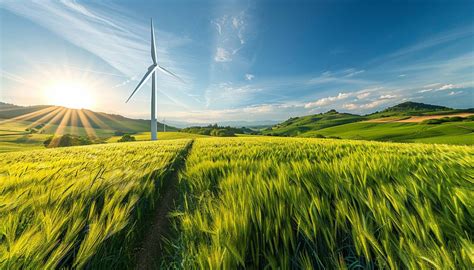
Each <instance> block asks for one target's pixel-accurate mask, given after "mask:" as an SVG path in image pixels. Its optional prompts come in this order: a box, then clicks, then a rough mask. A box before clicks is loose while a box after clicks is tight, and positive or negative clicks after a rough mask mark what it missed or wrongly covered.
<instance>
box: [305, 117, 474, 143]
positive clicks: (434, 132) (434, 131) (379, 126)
mask: <svg viewBox="0 0 474 270" xmlns="http://www.w3.org/2000/svg"><path fill="white" fill-rule="evenodd" d="M473 132H474V122H452V123H443V124H438V125H427V124H420V123H370V122H359V123H351V124H347V125H342V126H335V127H330V128H325V129H321V130H318V131H312V132H308V133H305V134H303V135H302V136H304V137H313V136H315V135H316V134H322V135H324V136H338V137H341V138H343V139H363V140H378V141H395V142H425V143H448V144H468V145H473V144H474V134H473Z"/></svg>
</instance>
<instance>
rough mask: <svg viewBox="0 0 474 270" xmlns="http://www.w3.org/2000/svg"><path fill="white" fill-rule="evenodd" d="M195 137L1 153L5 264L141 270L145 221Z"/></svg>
mask: <svg viewBox="0 0 474 270" xmlns="http://www.w3.org/2000/svg"><path fill="white" fill-rule="evenodd" d="M189 142H190V141H189V140H174V141H160V142H135V143H127V144H107V145H94V146H83V147H69V148H61V149H47V150H40V151H26V152H17V153H5V154H0V183H2V185H1V188H0V198H1V203H0V224H1V225H0V236H1V237H0V269H56V268H61V267H66V268H71V267H74V268H78V269H82V268H84V267H87V268H90V269H104V268H107V269H112V268H115V269H125V268H133V267H132V266H133V264H132V265H130V263H133V262H132V260H133V255H134V254H133V252H134V244H135V241H136V240H137V237H138V236H139V233H140V227H139V226H137V225H139V224H141V222H142V221H143V220H142V218H143V217H144V216H145V213H147V212H149V211H150V208H151V207H152V203H153V201H154V200H155V198H156V197H157V195H158V191H159V190H158V189H159V187H158V186H157V184H160V183H161V182H160V181H161V180H162V178H163V176H164V175H165V173H166V172H167V170H168V169H169V168H171V167H170V166H171V165H172V163H173V162H174V160H175V158H176V157H177V155H178V154H179V153H181V152H182V151H183V150H184V148H185V146H186V145H187V144H188V143H189Z"/></svg>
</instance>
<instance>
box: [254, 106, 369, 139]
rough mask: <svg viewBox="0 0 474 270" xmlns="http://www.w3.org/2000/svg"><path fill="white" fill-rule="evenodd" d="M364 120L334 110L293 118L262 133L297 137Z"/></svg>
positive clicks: (357, 116) (360, 117)
mask: <svg viewBox="0 0 474 270" xmlns="http://www.w3.org/2000/svg"><path fill="white" fill-rule="evenodd" d="M364 119H365V118H364V117H362V116H359V115H355V114H349V113H339V112H337V111H335V110H331V111H328V112H326V113H320V114H315V115H308V116H301V117H293V118H290V119H288V120H286V121H285V122H282V123H280V124H277V125H274V126H273V127H271V128H268V129H265V130H263V131H262V133H263V134H264V135H273V136H298V135H302V134H304V133H306V132H309V131H313V130H319V129H323V128H327V127H332V126H338V125H343V124H348V123H353V122H358V121H362V120H364Z"/></svg>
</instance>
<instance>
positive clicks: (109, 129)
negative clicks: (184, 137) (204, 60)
mask: <svg viewBox="0 0 474 270" xmlns="http://www.w3.org/2000/svg"><path fill="white" fill-rule="evenodd" d="M0 119H12V120H15V121H17V120H23V121H28V122H30V123H31V124H33V126H32V127H37V126H40V128H43V129H44V130H45V132H44V133H54V130H56V129H57V127H58V126H59V125H64V126H66V127H67V128H68V131H70V132H73V131H72V129H73V127H78V128H89V127H90V128H93V129H96V130H98V129H101V130H105V131H106V133H114V132H115V131H123V132H143V131H147V130H149V129H150V120H143V119H131V118H127V117H124V116H121V115H116V114H107V113H102V112H94V111H91V110H87V109H68V108H65V107H60V106H47V105H46V106H45V105H39V106H17V105H12V104H7V103H1V102H0ZM42 125H44V126H42ZM1 126H2V123H1V122H0V127H1ZM158 128H159V129H163V124H162V123H159V122H158ZM166 129H167V130H169V131H176V130H177V129H176V128H175V127H171V126H168V125H167V126H166Z"/></svg>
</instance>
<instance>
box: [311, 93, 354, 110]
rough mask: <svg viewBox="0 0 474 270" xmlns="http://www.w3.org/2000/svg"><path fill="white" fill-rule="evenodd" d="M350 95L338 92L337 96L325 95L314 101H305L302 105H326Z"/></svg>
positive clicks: (312, 106)
mask: <svg viewBox="0 0 474 270" xmlns="http://www.w3.org/2000/svg"><path fill="white" fill-rule="evenodd" d="M350 95H351V93H339V94H338V95H337V96H334V97H325V98H321V99H318V100H316V101H314V102H309V103H306V104H305V105H304V107H305V108H314V107H317V106H326V105H329V104H332V103H334V102H335V101H338V100H343V99H346V98H348V97H349V96H350Z"/></svg>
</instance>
